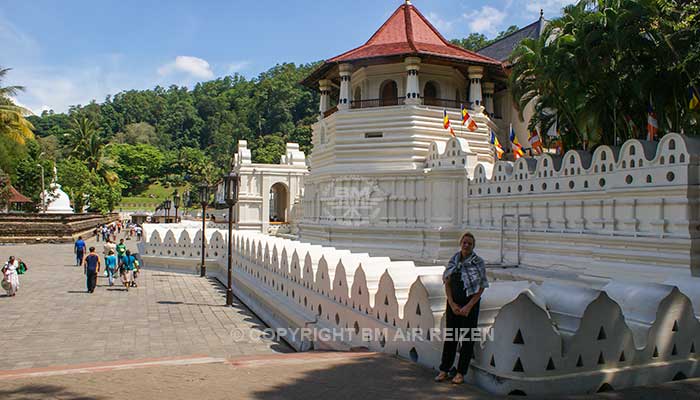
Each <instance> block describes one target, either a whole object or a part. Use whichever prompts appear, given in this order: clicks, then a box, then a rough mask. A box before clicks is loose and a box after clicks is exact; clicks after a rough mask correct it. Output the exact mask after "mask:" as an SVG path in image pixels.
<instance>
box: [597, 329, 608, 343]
mask: <svg viewBox="0 0 700 400" xmlns="http://www.w3.org/2000/svg"><path fill="white" fill-rule="evenodd" d="M607 338H608V335H606V334H605V328H603V327H602V326H601V327H600V330H598V340H605V339H607Z"/></svg>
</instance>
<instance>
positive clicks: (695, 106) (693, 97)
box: [688, 86, 700, 110]
mask: <svg viewBox="0 0 700 400" xmlns="http://www.w3.org/2000/svg"><path fill="white" fill-rule="evenodd" d="M688 94H689V95H690V103H688V107H689V108H690V109H691V110H700V91H698V88H696V87H692V86H691V87H689V88H688Z"/></svg>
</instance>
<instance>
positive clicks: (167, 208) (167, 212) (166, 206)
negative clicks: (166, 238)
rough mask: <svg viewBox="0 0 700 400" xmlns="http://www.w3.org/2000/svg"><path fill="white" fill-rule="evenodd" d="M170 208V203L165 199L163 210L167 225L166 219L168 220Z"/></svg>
mask: <svg viewBox="0 0 700 400" xmlns="http://www.w3.org/2000/svg"><path fill="white" fill-rule="evenodd" d="M171 206H172V201H170V199H166V200H165V201H164V202H163V208H165V223H166V224H167V223H168V219H170V207H171Z"/></svg>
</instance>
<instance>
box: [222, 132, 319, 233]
mask: <svg viewBox="0 0 700 400" xmlns="http://www.w3.org/2000/svg"><path fill="white" fill-rule="evenodd" d="M234 170H235V171H236V172H238V173H239V174H240V176H241V187H240V189H239V194H238V204H237V205H236V207H235V211H234V222H235V227H236V229H240V230H254V231H259V232H269V231H270V229H275V230H276V229H278V228H280V229H282V228H283V229H288V230H289V231H291V232H295V231H296V224H297V223H298V221H299V220H300V219H301V197H302V195H303V190H304V177H306V175H308V174H309V170H308V167H307V166H306V156H305V155H304V153H303V152H302V151H300V150H299V144H297V143H287V149H286V151H285V154H284V155H283V156H282V158H281V160H280V163H279V164H256V163H253V162H252V158H251V154H250V149H248V142H247V141H245V140H239V141H238V152H237V153H236V155H235V162H234ZM222 194H223V190H222V188H219V190H218V196H221V195H222ZM223 214H224V215H222V216H221V217H218V216H217V221H218V220H219V219H221V220H224V221H225V220H226V219H227V217H228V216H227V215H226V213H223ZM275 216H276V217H277V218H276V219H277V220H278V221H274V222H273V221H271V219H273V218H272V217H275Z"/></svg>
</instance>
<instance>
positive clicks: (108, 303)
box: [0, 241, 291, 370]
mask: <svg viewBox="0 0 700 400" xmlns="http://www.w3.org/2000/svg"><path fill="white" fill-rule="evenodd" d="M88 245H93V242H89V243H88ZM127 245H130V246H129V247H134V248H135V247H136V246H135V245H134V244H133V241H127ZM96 247H97V249H98V253H100V254H101V250H102V243H99V244H97V245H96ZM10 255H15V256H18V257H21V258H22V259H24V260H25V261H26V262H27V264H28V265H29V272H28V273H27V274H25V275H22V276H20V290H19V292H18V294H17V296H15V297H12V298H10V297H6V296H5V294H4V291H0V292H2V295H1V297H0V318H1V321H2V322H1V323H0V335H2V338H3V339H4V340H7V339H8V338H13V339H14V344H15V345H14V346H3V356H2V357H0V370H8V369H18V368H40V367H48V366H56V365H71V364H78V363H89V362H104V361H111V360H128V359H143V358H158V357H172V356H192V355H202V356H210V357H223V358H229V357H235V356H242V355H253V354H271V353H275V352H290V351H291V349H290V348H289V347H288V346H287V345H286V344H284V343H279V342H275V341H272V340H266V339H262V338H254V339H248V337H249V336H253V337H254V336H256V335H247V334H246V335H238V336H243V337H244V338H245V339H244V340H240V339H238V336H236V335H233V334H232V332H233V330H244V331H246V332H249V331H250V330H260V329H264V326H263V325H262V323H261V322H260V320H259V319H258V318H257V317H255V316H254V315H253V314H252V313H251V312H250V311H249V310H248V309H247V308H246V307H245V306H243V305H242V304H240V303H237V304H235V307H234V308H227V307H225V306H223V305H222V303H223V301H224V299H225V290H224V288H223V287H222V286H221V285H220V284H219V283H218V282H217V281H215V280H213V279H202V278H199V277H197V276H194V275H187V274H179V273H172V272H160V271H148V270H146V271H144V272H143V273H142V274H141V276H140V277H139V287H138V288H133V289H131V290H130V291H128V292H127V291H125V290H124V289H123V288H121V287H119V286H114V287H109V286H108V285H107V278H106V277H103V276H100V277H99V278H98V287H97V289H96V290H95V293H93V294H88V293H86V286H85V276H84V275H83V271H82V268H79V267H76V266H75V265H74V262H75V261H74V259H75V258H74V256H73V253H72V245H66V244H53V245H52V244H44V245H11V246H10V245H7V246H0V260H3V261H4V260H7V258H8V257H9V256H10ZM234 337H235V338H236V339H235V340H234Z"/></svg>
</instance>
